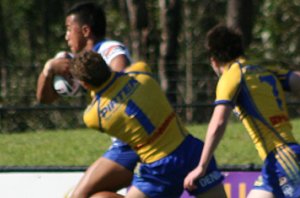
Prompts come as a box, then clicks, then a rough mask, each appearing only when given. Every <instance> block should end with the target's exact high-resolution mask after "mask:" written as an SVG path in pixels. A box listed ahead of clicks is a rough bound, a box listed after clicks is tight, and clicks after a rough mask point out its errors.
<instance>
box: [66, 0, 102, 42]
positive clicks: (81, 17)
mask: <svg viewBox="0 0 300 198" xmlns="http://www.w3.org/2000/svg"><path fill="white" fill-rule="evenodd" d="M72 14H74V15H76V19H77V20H78V22H79V23H80V24H81V25H84V24H86V25H88V26H90V28H91V30H92V33H93V34H94V35H95V36H96V37H99V38H103V37H105V34H106V17H105V13H104V11H103V9H102V7H101V6H100V5H98V4H95V3H93V2H80V3H77V4H75V5H73V6H72V7H71V8H70V9H69V10H68V11H67V13H66V16H70V15H72Z"/></svg>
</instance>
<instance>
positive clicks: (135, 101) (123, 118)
mask: <svg viewBox="0 0 300 198" xmlns="http://www.w3.org/2000/svg"><path fill="white" fill-rule="evenodd" d="M129 68H130V69H128V70H127V73H112V76H111V77H110V79H109V80H108V81H107V82H106V83H105V84H104V85H102V86H101V87H99V88H97V89H95V90H94V93H95V94H94V99H93V101H92V103H91V104H90V106H89V107H87V109H86V110H85V113H84V122H85V123H86V125H87V126H88V127H90V128H94V129H99V130H100V131H102V132H105V133H107V134H109V135H111V136H114V137H116V138H118V139H120V140H122V141H124V142H126V143H128V144H129V145H130V146H131V147H132V148H133V149H134V150H135V151H136V152H137V154H138V155H139V156H140V158H141V160H142V161H143V162H146V163H151V162H154V161H156V160H159V159H161V158H163V157H165V156H167V155H168V154H170V153H171V152H172V151H174V150H175V149H176V148H177V147H178V146H179V145H180V144H181V142H182V141H183V140H184V138H185V137H186V135H187V134H188V132H187V130H186V129H185V128H184V126H183V125H182V124H181V122H180V120H179V119H178V118H177V115H176V113H175V112H174V109H173V108H172V107H171V105H170V104H169V102H168V99H167V98H166V96H165V94H164V93H163V91H162V90H161V88H160V86H159V84H158V83H157V82H156V80H155V79H153V77H152V76H151V73H148V71H150V70H149V68H148V66H147V65H146V64H144V63H142V62H139V63H136V65H133V66H131V67H129Z"/></svg>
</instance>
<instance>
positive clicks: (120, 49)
mask: <svg viewBox="0 0 300 198" xmlns="http://www.w3.org/2000/svg"><path fill="white" fill-rule="evenodd" d="M98 53H100V54H101V56H102V57H103V59H104V60H105V62H106V63H107V64H108V65H109V64H110V63H111V61H112V60H113V59H114V58H115V57H117V56H118V55H124V56H126V57H127V58H128V60H129V61H131V57H130V54H129V51H128V49H127V48H126V47H125V46H124V45H123V44H122V43H120V42H117V41H105V42H104V43H103V44H102V45H101V47H100V48H99V49H98Z"/></svg>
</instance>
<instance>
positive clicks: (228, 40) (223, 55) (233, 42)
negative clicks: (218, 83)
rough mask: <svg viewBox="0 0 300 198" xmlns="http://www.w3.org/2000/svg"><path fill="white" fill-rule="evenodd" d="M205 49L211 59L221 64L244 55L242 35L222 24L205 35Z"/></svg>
mask: <svg viewBox="0 0 300 198" xmlns="http://www.w3.org/2000/svg"><path fill="white" fill-rule="evenodd" d="M205 47H206V49H207V50H208V53H209V55H210V56H211V57H213V58H215V59H216V60H217V61H220V62H222V63H226V62H229V61H232V60H234V59H236V58H238V57H239V56H243V55H244V46H243V40H242V34H241V33H240V32H239V31H237V30H235V29H232V28H229V27H227V26H225V25H223V24H219V25H217V26H215V27H213V28H212V29H211V30H210V31H209V32H208V33H207V35H206V40H205Z"/></svg>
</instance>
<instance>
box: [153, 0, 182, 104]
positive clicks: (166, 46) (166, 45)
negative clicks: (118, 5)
mask: <svg viewBox="0 0 300 198" xmlns="http://www.w3.org/2000/svg"><path fill="white" fill-rule="evenodd" d="M180 2H181V1H180V0H160V1H159V6H160V21H161V24H160V25H161V44H160V58H159V66H158V69H159V71H158V73H159V77H160V81H161V86H162V88H163V90H164V91H165V93H166V94H167V96H168V98H169V100H170V102H171V103H172V104H175V103H176V101H177V96H176V90H177V82H176V77H177V75H178V74H177V72H178V65H177V59H178V56H177V48H178V41H177V37H178V34H179V29H180Z"/></svg>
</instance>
